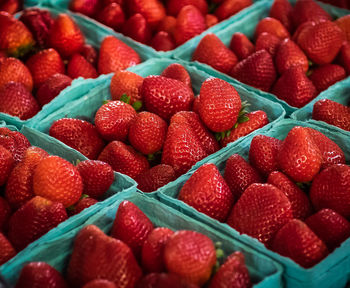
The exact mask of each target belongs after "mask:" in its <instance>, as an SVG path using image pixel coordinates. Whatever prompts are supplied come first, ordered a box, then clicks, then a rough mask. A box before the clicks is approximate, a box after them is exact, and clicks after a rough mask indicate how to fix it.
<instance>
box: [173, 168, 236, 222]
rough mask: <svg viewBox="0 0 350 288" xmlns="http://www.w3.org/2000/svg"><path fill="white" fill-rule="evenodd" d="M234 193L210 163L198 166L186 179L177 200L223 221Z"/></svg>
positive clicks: (231, 203)
mask: <svg viewBox="0 0 350 288" xmlns="http://www.w3.org/2000/svg"><path fill="white" fill-rule="evenodd" d="M235 196H236V195H235V194H234V193H233V192H231V191H230V188H229V185H228V184H227V183H226V181H225V180H224V178H223V177H222V176H221V175H220V172H219V170H218V168H217V167H216V166H215V165H214V164H212V163H210V164H204V165H202V166H201V167H199V168H198V169H197V170H196V171H195V172H194V173H193V175H192V176H191V177H190V178H189V179H188V180H187V181H186V183H185V184H184V186H183V187H182V188H181V190H180V193H179V196H178V198H179V200H181V201H183V202H185V203H186V204H187V205H189V206H192V207H193V208H195V209H196V210H198V211H199V212H202V213H204V214H206V215H208V216H210V217H212V218H214V219H216V220H218V221H221V222H223V221H225V220H226V218H227V216H228V214H229V212H230V210H231V208H232V205H233V202H234V200H235Z"/></svg>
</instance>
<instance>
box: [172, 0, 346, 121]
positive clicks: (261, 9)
mask: <svg viewBox="0 0 350 288" xmlns="http://www.w3.org/2000/svg"><path fill="white" fill-rule="evenodd" d="M289 2H291V3H292V4H294V3H295V2H296V0H291V1H289ZM272 4H273V1H272V0H261V1H258V2H257V3H255V4H254V9H253V10H252V11H250V13H245V14H244V15H242V17H240V18H239V19H236V21H233V22H232V23H231V24H230V25H229V26H227V27H226V28H224V29H223V30H220V31H218V32H217V33H215V34H216V36H218V37H219V38H220V39H221V41H222V42H223V43H224V44H225V45H226V46H227V47H228V46H229V44H230V41H231V38H232V35H233V34H234V33H236V32H241V33H243V34H245V35H246V36H247V37H248V38H250V39H253V35H254V32H255V27H256V25H257V24H258V23H259V21H260V20H261V19H263V18H265V17H268V16H269V12H270V8H271V6H272ZM319 4H320V5H321V6H322V7H323V8H324V9H325V10H326V11H327V12H328V13H330V15H332V17H334V18H339V17H342V16H344V15H347V14H348V12H349V11H348V10H345V9H340V8H336V7H334V6H331V5H327V4H324V3H319ZM204 35H205V34H202V35H201V36H204ZM201 38H203V37H201ZM198 40H199V41H200V39H198ZM199 41H193V42H191V45H188V46H187V47H186V49H183V50H181V51H176V52H175V54H174V57H176V58H179V59H182V60H186V61H191V60H192V54H193V52H194V51H195V49H196V48H197V46H198V43H199ZM191 64H192V65H194V66H195V67H197V68H198V69H201V70H203V71H205V72H207V73H209V74H211V75H213V76H215V77H218V78H221V79H224V80H226V81H228V80H231V81H234V82H236V83H240V84H241V85H242V86H243V87H245V88H246V89H247V90H249V91H253V92H254V93H255V94H257V95H259V96H261V97H264V98H267V99H269V100H272V101H275V102H278V103H280V104H281V105H282V106H283V108H284V109H285V110H286V113H287V115H290V114H291V113H293V112H294V111H295V110H297V108H296V107H292V106H290V105H289V104H287V103H286V102H285V101H283V100H280V99H278V98H277V97H276V96H275V95H273V94H271V93H268V92H264V91H262V90H260V89H257V88H254V87H252V86H249V85H247V84H244V83H242V82H239V81H238V80H236V79H234V78H232V77H231V76H229V75H227V74H224V73H222V72H219V71H218V70H216V69H214V68H212V67H211V66H209V65H207V64H204V63H200V62H198V61H195V62H192V63H191Z"/></svg>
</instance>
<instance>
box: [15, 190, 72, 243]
mask: <svg viewBox="0 0 350 288" xmlns="http://www.w3.org/2000/svg"><path fill="white" fill-rule="evenodd" d="M66 219H67V212H66V210H65V209H64V206H63V205H62V204H61V203H58V202H53V201H51V200H48V199H45V198H43V197H40V196H36V197H34V198H33V199H31V200H29V201H28V202H27V203H26V204H24V205H23V206H22V207H21V208H19V209H18V210H17V211H16V212H15V213H14V214H13V215H12V216H11V218H10V223H9V232H8V237H9V239H10V241H11V243H12V244H13V246H14V247H15V248H16V249H17V250H22V249H23V248H25V247H26V246H27V245H28V244H29V243H31V242H33V241H34V240H36V239H38V238H39V237H41V236H42V235H44V234H45V233H47V232H48V231H49V230H51V229H52V228H54V227H56V226H57V225H58V224H59V223H61V222H63V221H64V220H66Z"/></svg>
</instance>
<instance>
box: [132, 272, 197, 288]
mask: <svg viewBox="0 0 350 288" xmlns="http://www.w3.org/2000/svg"><path fill="white" fill-rule="evenodd" d="M145 287H147V288H163V287H167V288H199V286H198V285H195V284H192V283H188V282H186V281H185V280H183V279H181V277H178V276H176V275H174V274H169V273H150V274H147V275H146V276H144V277H143V278H142V279H141V281H140V282H139V283H138V284H137V286H136V288H145Z"/></svg>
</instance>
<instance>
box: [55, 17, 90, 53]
mask: <svg viewBox="0 0 350 288" xmlns="http://www.w3.org/2000/svg"><path fill="white" fill-rule="evenodd" d="M84 42H85V38H84V35H83V33H82V32H81V31H80V29H79V27H78V25H77V24H76V23H75V22H74V20H73V19H72V18H71V17H70V16H69V15H68V14H59V15H58V17H57V18H56V20H55V23H54V24H53V25H52V27H51V29H50V33H49V43H50V45H51V47H52V48H54V49H56V50H57V51H58V53H60V55H62V57H63V58H68V57H70V56H72V55H74V54H75V53H79V52H80V50H81V49H82V48H83V45H84Z"/></svg>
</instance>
